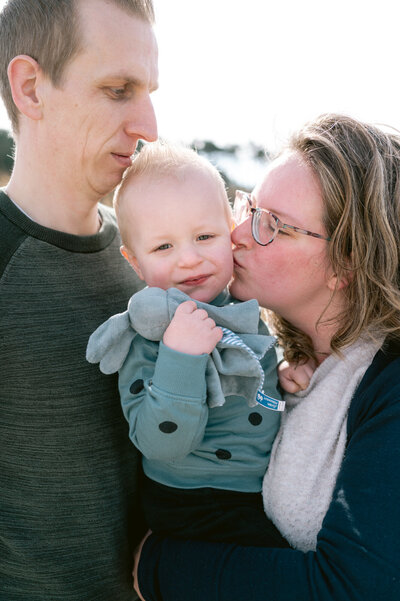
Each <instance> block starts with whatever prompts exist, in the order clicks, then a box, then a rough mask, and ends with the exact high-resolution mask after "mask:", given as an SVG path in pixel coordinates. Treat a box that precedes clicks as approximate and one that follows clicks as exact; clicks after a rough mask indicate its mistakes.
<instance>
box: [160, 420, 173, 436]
mask: <svg viewBox="0 0 400 601" xmlns="http://www.w3.org/2000/svg"><path fill="white" fill-rule="evenodd" d="M158 427H159V428H160V430H161V432H164V434H172V432H175V430H177V429H178V425H177V424H176V423H175V422H162V423H161V424H160V425H159V426H158Z"/></svg>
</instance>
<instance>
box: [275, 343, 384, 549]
mask: <svg viewBox="0 0 400 601" xmlns="http://www.w3.org/2000/svg"><path fill="white" fill-rule="evenodd" d="M381 344H382V341H381V342H380V343H372V342H368V343H366V342H357V343H356V344H354V345H352V346H351V347H348V348H347V349H345V350H344V351H343V354H344V358H343V359H339V358H337V357H336V356H335V355H330V356H329V357H328V358H327V359H325V361H324V362H323V363H322V364H321V365H320V366H319V367H318V368H317V369H316V371H315V372H314V374H313V376H312V379H311V381H310V384H309V386H308V388H307V390H303V391H300V392H298V393H296V394H288V393H286V394H285V400H286V412H285V413H284V414H283V415H282V422H281V427H280V430H279V432H278V435H277V437H276V439H275V442H274V446H273V448H272V452H271V459H270V463H269V466H268V470H267V473H266V474H265V478H264V482H263V498H264V507H265V512H266V514H267V516H268V517H269V518H270V519H271V520H272V521H273V522H274V524H275V526H276V527H277V528H278V529H279V531H280V532H281V533H282V534H283V536H284V537H285V538H286V539H287V540H288V541H289V543H290V544H291V545H292V546H293V547H294V548H296V549H300V550H301V551H311V550H315V548H316V544H317V534H318V532H319V530H320V529H321V524H322V520H323V518H324V516H325V514H326V511H327V509H328V507H329V503H330V502H331V498H332V492H333V488H334V486H335V483H336V479H337V474H338V471H339V468H340V465H341V463H342V460H343V453H344V449H345V444H346V436H347V432H346V421H347V413H348V409H349V406H350V402H351V399H352V397H353V394H354V391H355V390H356V388H357V386H358V385H359V383H360V381H361V378H362V377H363V375H364V373H365V371H366V369H367V368H368V366H369V365H370V363H371V361H372V358H373V357H374V355H375V353H376V352H377V350H378V348H379V347H380V346H381Z"/></svg>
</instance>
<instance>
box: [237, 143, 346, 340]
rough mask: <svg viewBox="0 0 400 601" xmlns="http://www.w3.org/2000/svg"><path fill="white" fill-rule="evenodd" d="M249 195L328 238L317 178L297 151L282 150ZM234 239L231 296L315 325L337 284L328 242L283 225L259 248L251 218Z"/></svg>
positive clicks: (287, 220)
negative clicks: (253, 232)
mask: <svg viewBox="0 0 400 601" xmlns="http://www.w3.org/2000/svg"><path fill="white" fill-rule="evenodd" d="M252 199H253V204H254V205H255V206H257V207H260V208H264V209H269V210H270V211H271V212H272V213H274V214H275V215H276V216H277V217H279V218H280V219H281V221H283V222H284V223H286V224H289V225H295V226H298V227H300V228H303V229H306V230H309V231H312V232H315V233H318V234H321V235H323V236H327V233H326V231H325V228H324V226H323V223H322V214H323V203H322V196H321V190H320V185H319V182H318V180H317V178H316V177H315V175H314V173H313V171H312V170H311V168H310V167H309V166H308V165H307V164H306V163H305V162H303V161H302V159H301V156H300V155H299V154H297V153H286V154H284V155H282V156H281V157H280V158H279V159H277V160H276V161H274V162H272V163H271V164H270V166H269V168H268V171H267V173H266V175H265V178H264V179H263V181H262V182H261V184H260V185H258V186H256V188H255V189H254V191H253V194H252ZM232 240H233V243H234V245H235V248H234V263H235V265H234V280H233V283H232V285H231V288H230V290H231V293H232V295H233V296H235V297H236V298H238V299H240V300H248V299H251V298H256V299H257V300H258V302H259V304H260V305H261V306H263V307H266V308H268V309H272V310H273V311H275V312H276V313H278V314H279V315H281V316H282V317H284V318H285V319H287V320H288V321H290V322H291V323H292V324H293V325H297V327H300V328H301V329H303V330H304V331H307V330H308V329H309V328H308V327H307V326H308V324H311V326H315V323H316V321H317V320H318V318H319V317H320V315H321V313H322V311H323V310H324V309H325V307H326V306H327V305H328V303H329V300H330V298H331V293H332V289H333V287H334V284H335V278H334V275H333V274H332V270H331V269H330V267H329V261H328V258H327V245H328V244H329V243H328V242H326V241H325V240H322V239H319V238H313V237H312V236H306V235H304V234H300V233H296V232H295V231H293V230H290V229H284V230H283V231H280V232H279V233H278V234H277V236H276V238H275V240H274V241H273V242H272V243H271V244H269V245H268V246H260V245H259V244H257V243H256V242H255V240H254V239H253V238H252V235H251V218H248V219H247V220H246V221H244V222H243V223H242V224H240V225H239V226H238V227H236V229H235V230H234V231H233V233H232Z"/></svg>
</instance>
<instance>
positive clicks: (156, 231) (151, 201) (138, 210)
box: [124, 170, 233, 302]
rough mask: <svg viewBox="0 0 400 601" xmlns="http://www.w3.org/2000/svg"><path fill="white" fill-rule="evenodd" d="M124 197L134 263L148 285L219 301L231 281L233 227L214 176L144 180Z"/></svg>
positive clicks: (194, 173)
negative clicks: (219, 296)
mask: <svg viewBox="0 0 400 601" xmlns="http://www.w3.org/2000/svg"><path fill="white" fill-rule="evenodd" d="M124 195H126V197H125V198H124V202H126V203H127V205H126V210H125V211H124V213H125V215H127V216H128V219H129V242H128V245H129V247H130V252H129V253H128V255H129V260H130V263H131V264H132V266H133V267H134V269H135V271H136V272H137V273H138V275H139V276H140V277H141V278H142V279H143V280H145V282H146V284H147V285H148V286H157V287H159V288H163V289H164V290H166V289H167V288H171V287H174V288H178V289H179V290H182V292H185V293H186V294H188V295H189V296H191V297H192V298H193V299H195V300H198V301H202V302H209V301H211V300H213V299H214V298H215V297H216V296H218V294H219V293H220V292H221V291H222V290H223V289H224V288H225V287H226V286H227V284H228V282H229V281H230V279H231V276H232V269H233V259H232V242H231V222H230V218H229V216H228V214H227V210H226V206H225V204H224V201H223V199H222V194H221V190H220V188H219V187H218V186H217V183H216V182H215V181H214V180H213V179H212V178H211V177H210V175H209V174H207V173H206V172H204V173H203V172H199V171H194V170H190V171H188V172H187V173H186V174H185V177H184V179H175V178H173V177H171V176H169V177H165V178H160V179H155V181H152V180H151V178H150V177H142V178H140V180H139V181H137V182H135V185H134V186H132V187H130V186H128V187H127V188H126V189H125V191H124ZM129 195H132V196H131V199H130V198H129Z"/></svg>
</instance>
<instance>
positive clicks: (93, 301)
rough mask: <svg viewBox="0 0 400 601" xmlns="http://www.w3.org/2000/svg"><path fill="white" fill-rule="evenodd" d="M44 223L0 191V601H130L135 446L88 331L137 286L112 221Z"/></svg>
mask: <svg viewBox="0 0 400 601" xmlns="http://www.w3.org/2000/svg"><path fill="white" fill-rule="evenodd" d="M100 210H101V214H102V219H103V224H102V227H101V229H100V231H99V232H98V234H96V235H94V236H86V237H77V236H72V235H69V234H65V233H62V232H56V231H54V230H51V229H48V228H44V227H41V226H40V225H38V224H36V223H34V222H32V221H31V220H30V219H29V218H28V217H26V216H25V215H23V213H21V212H20V211H19V210H18V208H17V207H15V206H14V205H13V204H12V203H11V202H10V200H9V199H8V198H7V196H6V195H4V194H2V193H0V383H1V384H0V600H1V601H17V600H18V601H20V600H24V601H25V600H29V601H61V600H62V601H89V600H91V601H92V600H93V601H94V600H96V601H111V600H112V601H132V600H133V599H136V595H135V594H134V592H133V591H132V577H131V568H132V550H133V548H134V546H135V544H136V543H137V541H138V539H139V537H140V535H141V532H142V528H143V524H142V523H141V519H140V517H139V515H138V513H137V509H136V502H137V498H136V497H137V489H136V478H137V468H138V465H139V458H138V453H137V451H136V449H135V448H134V446H133V445H132V444H131V443H130V441H129V439H128V429H127V425H126V422H125V419H124V417H123V415H122V412H121V408H120V403H119V395H118V390H117V379H116V377H115V376H104V375H103V374H101V373H100V372H99V370H98V369H97V367H95V366H92V365H89V364H88V363H87V362H86V360H85V348H86V343H87V339H88V336H89V335H90V333H91V332H92V331H93V330H94V329H95V328H96V327H97V326H98V325H99V324H100V323H101V322H103V321H104V320H105V319H107V318H108V317H109V316H110V315H112V314H113V313H115V312H116V311H121V310H123V308H124V307H125V306H126V303H127V301H128V299H129V297H130V296H131V294H132V293H133V292H134V291H135V290H137V289H138V287H139V286H140V283H139V282H138V280H137V278H136V276H135V274H134V272H133V270H132V269H131V268H130V267H129V265H128V263H126V262H125V261H124V260H123V259H122V257H121V256H120V253H119V245H120V239H119V236H118V232H117V228H116V223H115V218H114V216H113V215H112V213H111V211H110V210H108V209H107V208H105V207H102V208H101V209H100Z"/></svg>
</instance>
